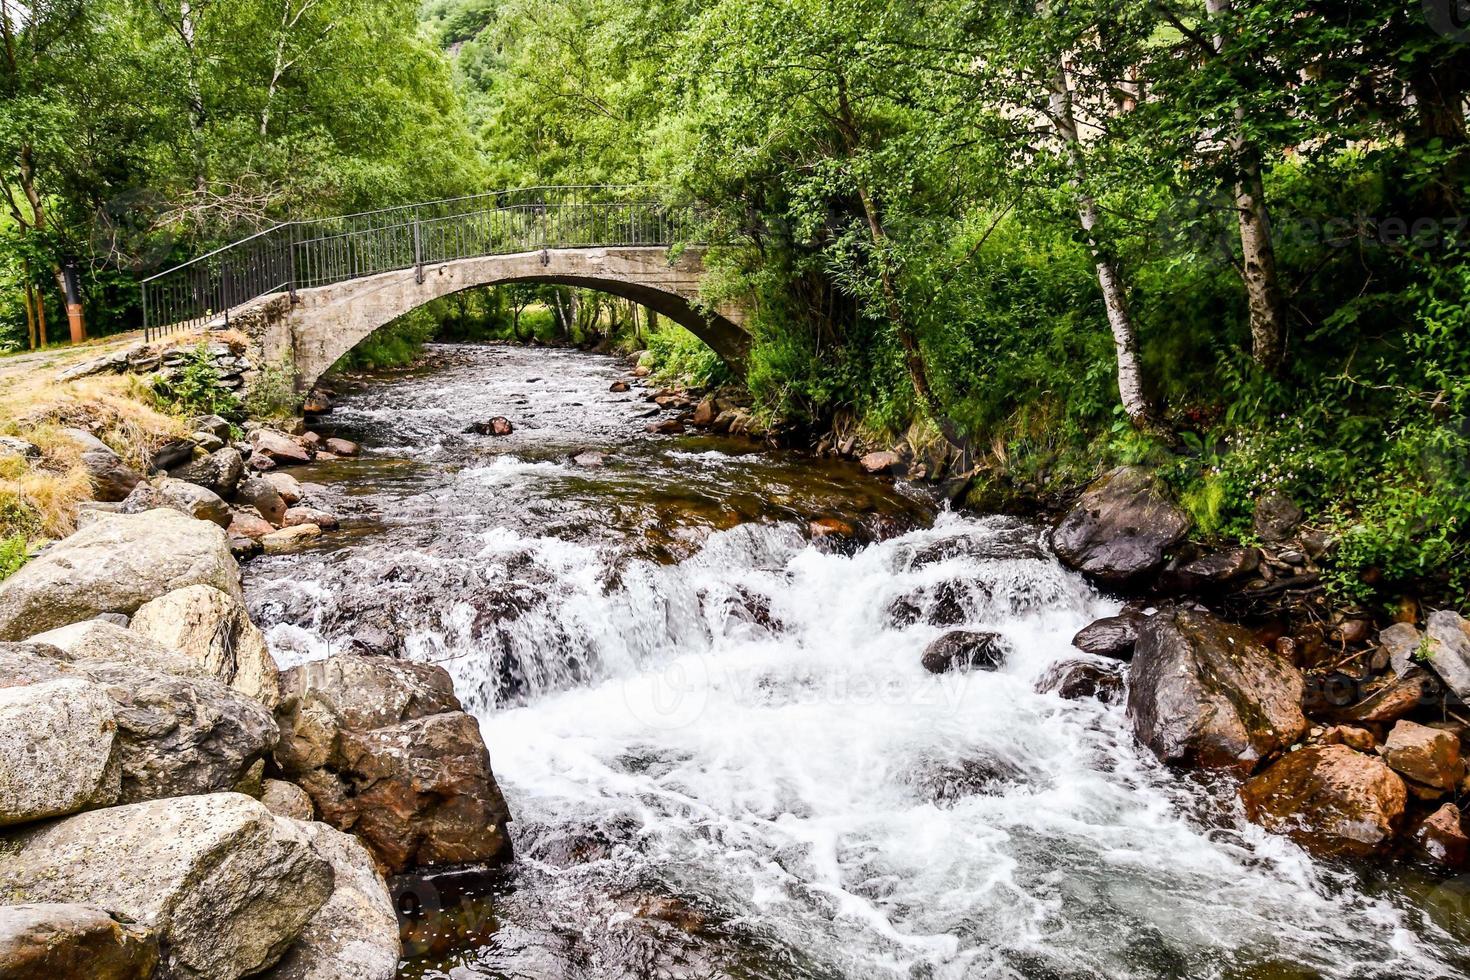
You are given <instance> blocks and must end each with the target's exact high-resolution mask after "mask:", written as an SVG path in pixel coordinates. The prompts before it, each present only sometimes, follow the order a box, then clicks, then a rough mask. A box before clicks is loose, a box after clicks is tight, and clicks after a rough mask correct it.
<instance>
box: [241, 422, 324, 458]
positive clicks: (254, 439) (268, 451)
mask: <svg viewBox="0 0 1470 980" xmlns="http://www.w3.org/2000/svg"><path fill="white" fill-rule="evenodd" d="M250 445H251V446H252V447H253V448H254V450H255V452H254V453H253V454H251V456H250V462H251V465H254V464H255V459H256V457H262V458H264V459H268V460H270V461H271V462H272V463H275V464H276V465H277V466H292V465H299V464H302V463H309V462H311V453H310V452H309V451H308V450H307V448H306V447H305V446H303V445H301V444H300V443H298V442H297V441H296V440H295V439H292V438H291V437H290V436H288V435H285V434H283V433H280V432H276V431H274V430H273V429H256V430H255V431H254V432H252V433H250Z"/></svg>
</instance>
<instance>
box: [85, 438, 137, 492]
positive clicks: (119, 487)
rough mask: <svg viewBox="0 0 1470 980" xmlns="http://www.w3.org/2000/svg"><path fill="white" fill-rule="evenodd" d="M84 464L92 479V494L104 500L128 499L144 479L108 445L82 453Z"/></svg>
mask: <svg viewBox="0 0 1470 980" xmlns="http://www.w3.org/2000/svg"><path fill="white" fill-rule="evenodd" d="M82 466H84V467H85V468H86V470H87V476H88V477H89V478H90V479H91V481H92V495H93V496H94V497H96V498H97V499H98V500H102V501H107V502H113V503H116V502H117V501H120V500H126V499H127V498H128V494H130V493H132V492H133V488H134V487H136V486H137V485H138V481H139V480H141V479H142V477H141V476H139V475H138V472H137V470H134V469H133V468H131V467H130V466H128V465H127V464H126V463H124V462H123V461H122V460H121V459H119V458H118V456H117V453H115V452H113V451H112V450H111V449H108V448H107V447H106V446H103V447H102V448H101V449H89V450H87V451H86V452H84V453H82Z"/></svg>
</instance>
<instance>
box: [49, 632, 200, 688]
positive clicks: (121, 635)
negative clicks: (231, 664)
mask: <svg viewBox="0 0 1470 980" xmlns="http://www.w3.org/2000/svg"><path fill="white" fill-rule="evenodd" d="M30 642H31V643H44V644H47V645H48V646H53V647H56V648H57V649H58V650H64V651H65V652H66V653H68V654H70V656H71V659H72V660H75V661H85V662H90V663H97V664H125V665H127V666H131V667H140V668H142V669H143V670H151V671H153V672H154V673H159V674H173V675H174V676H175V677H210V678H212V677H214V674H213V673H212V672H211V671H210V670H209V668H208V667H207V666H205V665H204V664H203V663H202V662H200V661H198V660H195V659H194V658H192V657H186V656H184V655H183V654H181V653H179V652H178V651H177V650H171V649H169V648H168V647H166V646H164V645H163V644H162V643H158V642H156V641H155V640H152V639H150V638H149V637H147V636H144V635H143V634H142V633H135V632H133V631H132V630H130V629H128V628H127V627H126V626H125V625H124V626H119V625H117V624H116V623H112V622H108V621H106V620H103V619H89V620H87V621H86V622H84V623H72V624H71V625H70V626H63V627H61V628H59V629H54V630H48V631H47V632H45V633H41V634H38V635H36V636H33V637H31V638H30Z"/></svg>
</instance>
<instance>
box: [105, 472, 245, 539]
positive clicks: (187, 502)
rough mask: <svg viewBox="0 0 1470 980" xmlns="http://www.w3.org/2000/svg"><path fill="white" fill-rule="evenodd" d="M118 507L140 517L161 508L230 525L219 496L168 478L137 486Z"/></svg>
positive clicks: (225, 525)
mask: <svg viewBox="0 0 1470 980" xmlns="http://www.w3.org/2000/svg"><path fill="white" fill-rule="evenodd" d="M122 504H123V506H122V513H124V514H141V513H144V512H145V511H150V510H154V509H157V508H161V507H164V508H169V509H171V510H176V511H178V512H179V513H181V514H187V515H189V516H190V517H192V518H195V519H196V520H200V521H209V522H211V523H213V524H218V525H219V526H220V527H222V528H223V527H228V526H229V524H230V506H229V504H227V503H225V502H224V501H223V500H221V499H220V496H219V494H217V493H215V492H214V491H213V490H210V489H208V488H206V487H201V486H196V485H195V484H193V483H187V482H185V481H184V480H176V479H174V478H173V477H171V476H165V477H160V478H159V479H157V480H153V481H152V482H149V483H139V484H138V485H137V486H136V487H134V488H133V492H132V493H130V494H128V498H127V499H126V500H124V501H123V502H122Z"/></svg>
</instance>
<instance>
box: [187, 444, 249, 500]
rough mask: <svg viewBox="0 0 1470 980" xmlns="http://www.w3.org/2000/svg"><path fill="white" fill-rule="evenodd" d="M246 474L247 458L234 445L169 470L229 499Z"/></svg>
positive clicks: (188, 481) (189, 481)
mask: <svg viewBox="0 0 1470 980" xmlns="http://www.w3.org/2000/svg"><path fill="white" fill-rule="evenodd" d="M244 475H245V460H244V458H242V457H241V456H240V451H239V450H237V449H235V448H234V447H232V446H226V447H224V448H223V449H216V450H215V451H214V452H211V453H210V454H209V455H207V456H201V457H199V458H198V459H196V460H193V461H192V462H189V463H185V464H184V465H183V466H180V467H178V468H176V469H174V470H171V471H170V472H169V476H171V477H174V478H175V479H179V480H183V481H184V482H185V483H193V484H195V485H197V486H201V487H204V488H205V489H206V490H209V491H210V492H211V493H214V494H215V495H217V496H219V497H221V498H223V499H226V500H227V499H229V498H230V497H231V496H233V495H234V493H235V490H236V489H237V488H238V487H239V486H240V480H241V478H242V477H243V476H244Z"/></svg>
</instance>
